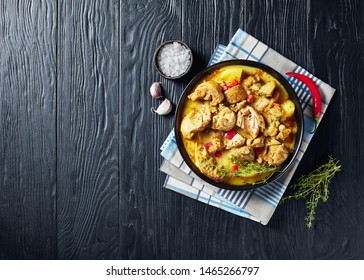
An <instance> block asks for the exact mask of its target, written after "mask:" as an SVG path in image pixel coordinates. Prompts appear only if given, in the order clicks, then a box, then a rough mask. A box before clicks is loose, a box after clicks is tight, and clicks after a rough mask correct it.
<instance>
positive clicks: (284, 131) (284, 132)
mask: <svg viewBox="0 0 364 280" xmlns="http://www.w3.org/2000/svg"><path fill="white" fill-rule="evenodd" d="M278 130H279V133H278V135H277V139H280V140H284V139H286V138H287V137H288V136H289V135H290V134H291V132H292V130H291V129H290V128H286V127H285V126H284V125H283V124H281V125H280V126H279V127H278Z"/></svg>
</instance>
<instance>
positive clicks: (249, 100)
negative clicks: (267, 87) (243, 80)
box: [246, 94, 254, 103]
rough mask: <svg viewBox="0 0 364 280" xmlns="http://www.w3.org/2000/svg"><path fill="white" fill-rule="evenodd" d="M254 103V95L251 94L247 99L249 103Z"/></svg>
mask: <svg viewBox="0 0 364 280" xmlns="http://www.w3.org/2000/svg"><path fill="white" fill-rule="evenodd" d="M253 101H254V95H253V94H249V95H248V98H247V99H246V102H248V103H252V102H253Z"/></svg>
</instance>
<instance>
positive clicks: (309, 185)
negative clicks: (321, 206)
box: [280, 156, 341, 228]
mask: <svg viewBox="0 0 364 280" xmlns="http://www.w3.org/2000/svg"><path fill="white" fill-rule="evenodd" d="M338 163H339V161H338V160H336V159H334V158H333V157H332V156H329V160H328V162H327V163H325V164H322V165H320V166H319V167H317V168H316V169H315V170H314V171H312V172H311V173H309V174H307V175H303V176H302V177H300V178H299V179H298V180H297V182H296V183H295V184H294V185H292V186H291V187H290V188H291V189H294V190H296V192H295V193H294V194H293V195H289V196H286V197H284V198H283V199H282V200H281V202H280V203H283V202H284V201H286V200H287V199H293V198H294V199H301V198H303V199H307V201H306V208H307V215H306V217H305V222H306V226H307V227H308V228H311V227H312V225H313V221H314V220H315V214H316V212H315V210H316V207H317V205H318V203H319V200H320V199H321V200H322V201H323V202H326V201H327V200H328V198H329V184H330V181H331V179H332V178H333V177H334V175H335V173H336V172H338V171H341V165H339V164H338Z"/></svg>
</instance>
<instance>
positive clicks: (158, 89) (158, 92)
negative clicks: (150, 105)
mask: <svg viewBox="0 0 364 280" xmlns="http://www.w3.org/2000/svg"><path fill="white" fill-rule="evenodd" d="M161 85H162V83H159V82H155V83H153V84H152V85H151V86H150V95H151V96H152V97H153V98H155V99H159V98H162V97H163V94H162V86H161Z"/></svg>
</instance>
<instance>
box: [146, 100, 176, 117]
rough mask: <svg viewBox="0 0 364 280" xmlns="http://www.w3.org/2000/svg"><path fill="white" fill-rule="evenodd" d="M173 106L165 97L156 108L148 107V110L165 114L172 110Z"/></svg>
mask: <svg viewBox="0 0 364 280" xmlns="http://www.w3.org/2000/svg"><path fill="white" fill-rule="evenodd" d="M172 108H173V104H172V102H171V101H169V100H168V99H167V98H166V99H164V100H163V102H162V103H161V104H160V105H159V106H158V108H157V109H155V108H153V107H152V108H150V111H151V112H152V113H153V114H158V115H161V116H163V115H167V114H169V113H170V112H171V111H172Z"/></svg>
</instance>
